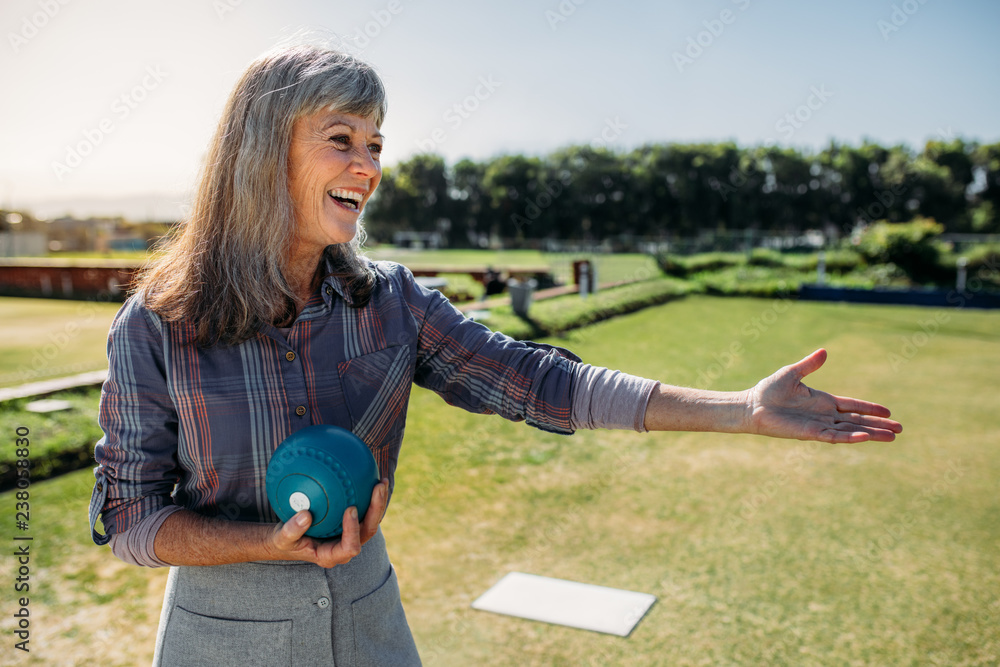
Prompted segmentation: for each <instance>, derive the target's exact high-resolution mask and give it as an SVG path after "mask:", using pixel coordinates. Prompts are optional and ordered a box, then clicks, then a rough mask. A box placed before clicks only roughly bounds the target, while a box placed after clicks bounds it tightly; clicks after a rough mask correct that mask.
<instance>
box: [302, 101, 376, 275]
mask: <svg viewBox="0 0 1000 667" xmlns="http://www.w3.org/2000/svg"><path fill="white" fill-rule="evenodd" d="M381 152H382V135H381V134H380V133H379V131H378V127H377V126H376V125H375V122H374V121H373V120H371V119H370V118H362V117H361V116H355V115H352V114H343V113H335V112H330V111H320V112H317V113H313V114H310V115H308V116H303V117H301V118H299V119H298V120H296V121H295V123H294V125H293V126H292V143H291V147H290V148H289V151H288V187H289V192H290V194H291V197H292V204H293V205H294V207H295V230H296V233H295V241H294V244H293V247H292V250H291V258H290V259H291V263H292V264H293V265H295V264H300V265H304V266H306V267H309V268H310V270H315V267H316V265H317V263H318V262H319V258H320V256H321V255H322V253H323V250H324V248H326V247H327V246H328V245H333V244H335V243H347V242H349V241H350V240H351V239H353V238H354V235H355V234H356V233H357V229H358V216H359V215H360V214H361V211H362V210H363V209H364V207H365V204H366V203H367V202H368V199H369V198H370V197H371V196H372V193H373V192H375V188H376V187H377V186H378V183H379V181H380V180H381V178H382V165H381V163H380V162H379V158H380V155H381Z"/></svg>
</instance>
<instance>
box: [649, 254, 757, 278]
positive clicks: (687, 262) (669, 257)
mask: <svg viewBox="0 0 1000 667" xmlns="http://www.w3.org/2000/svg"><path fill="white" fill-rule="evenodd" d="M656 263H657V265H658V266H659V267H660V270H661V271H663V272H664V273H666V274H667V275H668V276H674V277H676V278H686V277H687V276H689V275H691V274H694V273H701V272H702V271H719V270H721V269H726V268H729V267H731V266H739V265H741V264H745V263H746V257H745V256H744V255H742V254H740V253H735V252H706V253H701V254H699V255H691V256H690V257H681V256H679V255H674V254H670V253H660V254H659V255H657V257H656Z"/></svg>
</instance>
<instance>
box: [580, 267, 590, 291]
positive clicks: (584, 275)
mask: <svg viewBox="0 0 1000 667" xmlns="http://www.w3.org/2000/svg"><path fill="white" fill-rule="evenodd" d="M589 287H590V271H588V270H587V262H583V263H582V264H580V298H581V299H586V298H587V295H588V291H589V289H588V288H589Z"/></svg>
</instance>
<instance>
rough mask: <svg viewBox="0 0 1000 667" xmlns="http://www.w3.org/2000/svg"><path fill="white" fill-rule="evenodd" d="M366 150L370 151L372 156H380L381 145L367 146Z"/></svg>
mask: <svg viewBox="0 0 1000 667" xmlns="http://www.w3.org/2000/svg"><path fill="white" fill-rule="evenodd" d="M368 150H370V151H371V152H372V153H373V154H374V155H381V154H382V144H369V145H368Z"/></svg>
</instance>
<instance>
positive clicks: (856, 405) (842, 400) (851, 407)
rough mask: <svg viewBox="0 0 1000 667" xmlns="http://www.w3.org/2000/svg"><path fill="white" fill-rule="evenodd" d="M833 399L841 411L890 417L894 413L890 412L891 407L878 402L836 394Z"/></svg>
mask: <svg viewBox="0 0 1000 667" xmlns="http://www.w3.org/2000/svg"><path fill="white" fill-rule="evenodd" d="M833 399H834V401H836V403H837V410H838V411H840V412H857V413H859V414H863V415H875V416H876V417H889V416H890V415H891V414H892V413H890V412H889V408H887V407H885V406H884V405H879V404H878V403H870V402H868V401H862V400H859V399H857V398H850V397H848V396H834V397H833ZM894 423H896V422H894Z"/></svg>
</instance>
